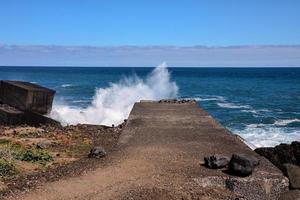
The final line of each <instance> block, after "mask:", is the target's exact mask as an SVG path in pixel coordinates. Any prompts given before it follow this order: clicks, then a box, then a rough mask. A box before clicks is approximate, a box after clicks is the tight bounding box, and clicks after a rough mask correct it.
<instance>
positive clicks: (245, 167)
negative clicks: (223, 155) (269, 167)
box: [229, 154, 259, 176]
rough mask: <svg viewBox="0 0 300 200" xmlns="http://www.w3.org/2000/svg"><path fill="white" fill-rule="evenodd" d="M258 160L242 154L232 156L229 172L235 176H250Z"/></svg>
mask: <svg viewBox="0 0 300 200" xmlns="http://www.w3.org/2000/svg"><path fill="white" fill-rule="evenodd" d="M258 163H259V160H258V159H256V158H254V157H252V156H248V155H244V154H232V157H231V159H230V162H229V172H230V173H231V174H233V175H237V176H248V175H250V174H252V172H253V170H254V167H255V166H257V165H258Z"/></svg>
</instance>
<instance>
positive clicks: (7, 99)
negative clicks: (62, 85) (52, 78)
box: [0, 81, 55, 114]
mask: <svg viewBox="0 0 300 200" xmlns="http://www.w3.org/2000/svg"><path fill="white" fill-rule="evenodd" d="M0 85H1V86H0V101H1V102H2V103H4V104H8V105H10V106H12V107H15V108H17V109H19V110H21V111H33V112H37V113H39V114H48V113H49V112H50V111H51V108H52V102H53V98H54V94H55V91H54V90H51V89H48V88H45V87H42V86H39V85H36V84H32V83H28V82H22V81H1V84H0Z"/></svg>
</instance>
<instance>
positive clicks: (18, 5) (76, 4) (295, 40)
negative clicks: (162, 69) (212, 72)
mask: <svg viewBox="0 0 300 200" xmlns="http://www.w3.org/2000/svg"><path fill="white" fill-rule="evenodd" d="M299 10H300V1H299V0H184V1H182V0H151V1H150V0H126V1H122V0H118V1H117V0H109V1H108V0H86V1H82V0H43V1H41V0H24V1H22V0H0V65H34V66H35V65H47V66H52V65H61V66H65V65H75V66H79V65H84V66H85V65H87V66H99V65H105V66H115V65H119V66H152V65H153V64H154V63H156V62H161V61H167V62H169V63H171V64H172V65H174V66H188V65H190V66H220V67H221V66H231V65H240V66H241V65H243V66H300V58H299V57H300V56H298V55H300V54H299V52H300V50H299V49H300V46H299V45H300V25H299V23H300V22H299V19H300V12H299ZM258 47H260V48H258ZM74 49H76V50H74ZM124 49H125V50H126V49H127V51H126V52H125V50H124ZM174 49H176V50H174ZM241 49H242V51H240V50H241ZM257 49H260V50H257ZM72 53H75V54H72ZM222 53H224V55H221V54H222ZM237 55H239V56H238V57H237ZM278 56H279V57H280V58H281V60H279V59H278ZM156 64H158V63H156Z"/></svg>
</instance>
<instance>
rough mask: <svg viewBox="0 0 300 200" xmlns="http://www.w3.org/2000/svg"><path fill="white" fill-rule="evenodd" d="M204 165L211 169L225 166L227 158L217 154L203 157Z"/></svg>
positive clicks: (227, 161)
mask: <svg viewBox="0 0 300 200" xmlns="http://www.w3.org/2000/svg"><path fill="white" fill-rule="evenodd" d="M204 162H205V166H207V167H208V168H211V169H219V168H224V167H227V165H228V163H229V158H228V157H227V156H222V155H219V154H214V155H211V156H207V157H204Z"/></svg>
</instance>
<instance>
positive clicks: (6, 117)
mask: <svg viewBox="0 0 300 200" xmlns="http://www.w3.org/2000/svg"><path fill="white" fill-rule="evenodd" d="M24 120H25V115H24V112H23V111H20V110H18V109H16V108H13V107H11V106H9V105H6V104H0V124H6V125H12V124H21V123H22V122H24Z"/></svg>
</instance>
